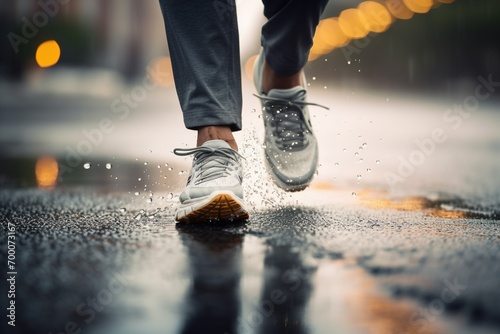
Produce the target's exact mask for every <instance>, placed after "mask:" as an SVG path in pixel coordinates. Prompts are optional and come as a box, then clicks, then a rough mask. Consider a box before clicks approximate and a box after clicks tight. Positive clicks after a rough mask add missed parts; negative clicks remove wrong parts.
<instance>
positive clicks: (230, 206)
mask: <svg viewBox="0 0 500 334" xmlns="http://www.w3.org/2000/svg"><path fill="white" fill-rule="evenodd" d="M248 218H249V215H248V212H247V211H246V210H245V208H244V204H243V202H242V200H241V199H240V198H239V197H237V196H236V195H235V194H234V193H233V192H231V191H228V192H220V191H217V192H213V193H212V194H210V195H209V196H207V197H205V198H202V199H199V200H197V201H195V202H193V203H187V204H181V205H180V206H179V208H178V209H177V213H176V217H175V220H177V221H178V222H180V223H207V222H213V221H226V222H232V221H240V220H245V219H248Z"/></svg>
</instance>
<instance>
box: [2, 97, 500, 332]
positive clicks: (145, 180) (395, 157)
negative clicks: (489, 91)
mask: <svg viewBox="0 0 500 334" xmlns="http://www.w3.org/2000/svg"><path fill="white" fill-rule="evenodd" d="M246 89H247V88H246ZM321 91H322V90H321V89H320V88H318V89H317V90H316V91H314V90H313V92H312V93H313V95H314V94H315V95H314V97H315V98H316V99H315V100H314V101H315V102H318V103H324V104H328V105H330V106H331V107H332V109H333V110H334V111H333V112H331V113H328V112H323V111H320V112H318V113H316V114H314V116H313V124H314V126H315V128H316V129H317V132H318V137H319V138H320V157H321V158H320V164H321V166H320V167H319V172H318V175H317V177H316V178H315V181H314V182H313V184H312V185H311V187H310V189H308V190H306V191H304V192H300V193H293V194H288V193H284V192H282V191H280V190H279V189H277V188H276V187H275V186H273V185H272V183H271V182H270V181H269V178H268V177H267V176H266V174H265V171H264V167H263V165H262V155H261V154H262V153H261V147H260V139H259V136H260V134H261V130H262V128H261V126H262V125H261V120H260V119H259V116H258V113H257V112H255V111H254V109H256V108H258V107H257V103H258V102H257V101H250V100H248V101H246V102H245V108H244V109H245V117H246V122H247V124H248V127H247V129H246V130H245V131H243V132H242V133H240V134H238V136H240V137H239V138H240V143H241V144H240V146H241V150H242V154H243V155H244V156H245V158H246V166H247V168H246V172H245V194H246V200H247V203H248V206H249V209H250V212H251V217H250V219H249V220H248V221H246V222H244V223H240V224H220V223H214V224H209V225H206V226H200V225H179V224H175V222H174V219H173V218H174V209H175V204H176V201H177V197H178V194H179V192H180V189H181V187H182V184H183V183H184V182H185V179H186V177H187V169H188V164H189V161H188V160H187V159H184V158H176V157H174V156H173V154H172V153H171V148H173V147H175V146H183V147H185V146H189V145H191V144H192V138H191V137H190V134H189V133H187V134H181V135H179V136H180V137H176V136H177V133H182V129H177V128H176V129H173V132H172V133H169V134H165V132H161V130H160V128H161V127H162V126H164V124H169V123H168V122H174V121H178V113H165V112H164V110H163V108H164V107H163V104H162V101H164V100H165V99H166V98H165V97H161V96H160V94H158V96H157V95H152V96H151V99H152V100H153V101H150V102H149V104H148V107H144V108H139V109H138V110H140V116H139V114H137V115H131V118H129V119H127V120H126V121H125V122H124V123H123V124H121V123H118V121H117V120H115V125H116V130H115V132H113V133H112V134H111V135H110V136H109V137H106V139H105V140H104V141H103V143H102V145H98V146H96V147H94V148H93V149H94V150H93V153H92V154H89V155H88V156H85V157H83V158H82V159H81V161H79V162H78V163H76V164H75V166H74V167H71V168H72V171H71V172H67V173H65V174H64V175H62V176H61V172H62V170H64V169H62V168H64V166H66V167H67V166H69V163H68V158H67V151H65V147H67V146H66V145H69V146H70V147H77V145H78V143H79V142H81V136H82V135H81V129H82V128H87V129H91V128H92V127H93V126H94V124H98V122H99V120H100V119H101V117H103V116H102V115H103V114H102V113H99V112H96V111H95V110H94V113H93V114H92V113H90V114H87V116H86V117H88V119H86V120H85V122H84V123H82V121H81V120H78V121H75V120H74V119H73V120H72V117H73V116H74V117H76V116H75V115H77V114H76V113H75V114H74V115H73V114H72V111H70V110H69V111H68V114H67V115H66V116H67V120H66V121H65V122H62V123H51V122H50V121H47V122H45V123H43V124H40V123H39V122H38V121H36V122H32V123H30V122H24V123H23V122H22V119H23V117H21V116H20V115H19V114H18V116H16V117H15V118H14V119H11V120H10V123H9V124H10V125H9V126H8V127H7V126H3V127H2V130H6V131H7V130H8V131H10V132H3V135H1V136H0V138H1V139H2V140H1V147H2V153H3V157H2V160H1V164H0V185H1V189H0V221H1V223H2V233H1V235H2V239H1V240H0V254H1V258H2V279H3V280H4V282H5V280H6V279H10V278H12V277H14V278H15V284H8V285H2V292H1V293H2V299H1V300H2V301H1V303H2V304H1V308H2V310H3V311H2V318H3V320H2V324H1V326H2V327H1V328H2V333H16V332H18V333H54V334H55V333H111V334H114V333H117V334H123V333H221V334H226V333H231V334H233V333H397V334H403V333H496V332H498V331H499V330H500V303H499V300H500V224H499V221H500V207H499V203H500V200H499V199H500V191H499V189H500V177H499V175H498V173H499V170H500V161H499V159H498V157H499V153H500V152H499V151H500V136H499V132H498V124H500V123H499V122H498V121H499V117H500V116H499V115H498V112H497V111H496V106H495V105H491V104H483V105H482V106H481V108H480V110H478V112H477V113H476V114H474V115H473V117H470V118H468V119H467V120H465V119H464V123H463V125H461V127H460V128H459V129H453V131H452V130H451V129H452V128H450V127H449V125H450V124H447V123H446V122H444V121H443V120H442V115H443V113H444V112H445V111H446V108H447V107H448V106H449V105H450V102H449V101H443V100H436V99H433V98H428V97H427V98H424V97H415V96H404V95H397V94H392V95H390V94H389V95H387V94H385V95H384V94H371V93H370V92H359V91H358V92H356V98H353V97H352V94H345V93H344V92H341V91H340V92H337V93H330V94H329V95H324V94H322V93H321ZM247 93H248V91H247ZM168 94H170V95H171V94H172V92H170V91H169V92H168ZM168 94H167V95H168ZM335 94H336V95H335ZM170 95H168V96H167V97H168V98H169V100H168V101H170ZM246 95H249V94H246ZM155 96H157V97H158V100H155V98H156V97H155ZM48 100H49V102H50V101H53V99H52V100H51V99H48ZM155 101H156V102H155ZM458 101H460V100H458ZM16 103H17V102H16ZM19 103H21V102H19ZM166 103H167V106H170V105H169V104H168V103H171V104H172V102H166ZM16 105H17V104H16ZM93 106H94V108H95V109H96V110H103V109H105V108H106V106H107V104H106V100H104V102H103V103H102V105H101V104H99V103H97V102H96V103H94V104H93ZM6 108H7V107H5V104H4V105H3V111H5V110H6ZM46 108H47V109H50V110H51V111H52V112H53V113H54V114H57V113H58V112H61V113H63V112H64V110H65V109H66V108H67V105H66V106H64V105H62V106H61V107H60V109H61V110H60V111H58V110H57V109H55V108H54V109H52V108H50V107H46ZM82 108H83V107H82ZM172 108H175V106H173V107H172ZM29 110H30V107H24V108H23V107H22V106H20V107H18V108H17V112H18V113H21V114H22V113H23V112H24V113H25V114H26V115H28V116H29V115H30V111H29ZM417 111H418V112H417ZM72 115H73V116H72ZM89 115H93V116H89ZM106 115H109V113H108V114H106ZM56 116H57V115H56ZM4 117H5V114H4ZM4 119H7V118H4ZM55 119H58V117H55ZM158 120H160V121H161V123H163V125H162V124H157V123H158ZM4 124H5V123H4ZM326 124H328V125H326ZM409 124H411V126H408V125H409ZM454 124H455V123H454ZM134 126H135V127H134ZM94 127H95V126H94ZM7 128H8V129H7ZM436 128H442V129H444V130H445V131H446V133H447V135H448V136H449V138H448V139H447V140H446V141H443V142H435V143H434V149H433V152H432V154H426V155H425V159H426V160H425V162H423V163H421V164H418V166H417V165H416V164H414V165H412V166H410V167H413V169H412V170H411V172H409V171H406V172H405V171H404V170H399V171H398V169H399V168H401V163H402V162H401V161H403V160H407V161H410V160H411V159H413V158H415V157H417V155H418V154H416V153H414V152H416V151H418V150H421V151H422V150H423V149H420V147H421V146H419V144H418V143H421V142H422V141H425V140H426V139H428V138H432V137H431V136H432V131H433V130H434V129H436ZM16 129H17V131H18V132H19V131H21V133H22V136H18V137H11V138H7V137H8V135H7V134H6V133H14V132H16ZM132 129H134V130H133V131H132ZM131 131H132V132H131ZM153 133H155V135H154V136H153V135H152V134H153ZM153 138H156V139H158V140H153ZM416 140H417V141H418V143H415V141H416ZM425 142H426V143H429V142H428V141H425ZM117 143H121V144H120V145H117ZM428 145H430V144H428ZM428 148H429V147H428ZM401 157H402V158H401ZM412 157H413V158H412ZM401 159H403V160H401ZM55 161H57V162H55ZM412 161H413V160H412ZM54 162H55V163H56V164H57V163H58V164H59V170H57V168H56V169H55V172H54ZM87 163H88V165H87ZM407 168H408V166H407ZM402 172H404V173H402ZM390 173H392V174H390ZM402 174H404V175H402ZM387 175H393V176H394V175H396V176H397V175H399V176H400V177H401V178H402V179H403V181H402V182H396V183H391V182H389V181H388V178H387V177H388V176H387ZM9 235H11V236H14V238H11V239H10V240H11V241H14V242H15V259H14V260H13V262H14V263H13V264H12V265H13V266H14V267H12V268H10V269H9V268H8V267H7V265H11V264H10V263H8V262H7V260H8V256H9V253H8V239H7V238H8V236H9ZM11 244H12V243H11ZM11 253H12V252H11ZM9 272H15V274H8V273H9ZM13 281H14V280H11V281H9V282H13ZM4 287H6V288H7V289H8V290H9V291H10V290H12V289H14V290H15V297H12V298H11V297H8V298H6V297H5V296H6V295H7V294H8V291H7V289H5V288H4ZM11 300H14V301H15V325H16V326H15V328H14V327H12V326H10V325H9V324H8V321H11V319H9V318H7V317H5V312H6V311H5V310H6V309H7V307H8V303H9V302H10V301H11ZM9 312H10V311H9Z"/></svg>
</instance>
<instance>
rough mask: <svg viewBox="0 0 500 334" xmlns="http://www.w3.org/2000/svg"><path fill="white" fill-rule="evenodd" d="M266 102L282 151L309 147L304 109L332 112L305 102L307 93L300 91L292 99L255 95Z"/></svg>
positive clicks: (315, 104)
mask: <svg viewBox="0 0 500 334" xmlns="http://www.w3.org/2000/svg"><path fill="white" fill-rule="evenodd" d="M253 95H254V96H256V97H258V98H259V99H261V100H263V101H265V102H266V104H265V108H266V110H267V111H268V112H270V113H271V114H272V115H273V119H272V120H271V122H270V123H271V126H272V127H274V131H273V135H274V137H275V138H277V144H278V146H279V147H280V149H284V150H293V149H302V148H303V147H305V146H306V145H307V142H306V139H305V136H304V131H305V129H304V123H305V122H306V120H305V119H304V117H303V113H302V108H303V107H305V106H315V107H321V108H325V109H326V110H330V108H328V107H325V106H323V105H321V104H317V103H313V102H307V101H304V98H305V95H306V91H305V90H301V91H299V92H298V93H297V94H296V95H295V96H294V97H293V98H292V99H290V100H288V99H280V98H275V97H269V96H266V95H257V94H253Z"/></svg>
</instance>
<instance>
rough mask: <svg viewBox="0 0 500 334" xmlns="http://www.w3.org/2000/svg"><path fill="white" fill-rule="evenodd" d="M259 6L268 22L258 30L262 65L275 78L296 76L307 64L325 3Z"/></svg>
mask: <svg viewBox="0 0 500 334" xmlns="http://www.w3.org/2000/svg"><path fill="white" fill-rule="evenodd" d="M263 3H264V7H265V9H264V15H265V16H266V17H267V19H268V21H267V23H266V24H265V25H264V26H263V27H262V40H261V43H262V46H263V48H264V55H265V60H266V63H267V64H268V65H269V67H270V68H271V69H273V70H274V72H275V73H276V74H277V75H279V76H285V77H286V76H293V75H296V74H297V73H298V72H300V71H301V70H302V68H303V67H304V65H305V64H306V63H307V58H308V56H309V50H310V49H311V47H312V44H313V42H312V41H313V37H314V32H315V31H316V26H317V25H318V23H319V18H320V16H321V14H322V13H323V10H324V9H325V7H326V4H327V3H328V0H263ZM264 68H266V66H265V67H264ZM271 74H272V73H271ZM292 87H293V86H292ZM286 88H290V87H286Z"/></svg>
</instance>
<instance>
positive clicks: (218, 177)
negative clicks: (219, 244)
mask: <svg viewBox="0 0 500 334" xmlns="http://www.w3.org/2000/svg"><path fill="white" fill-rule="evenodd" d="M174 154H176V155H180V156H185V155H191V154H192V155H194V159H193V165H192V168H191V174H190V175H189V177H188V180H187V185H186V188H185V189H184V191H183V192H182V193H181V194H180V196H179V200H180V204H179V206H178V208H177V212H176V214H175V220H177V221H179V222H209V221H237V220H243V219H248V212H247V211H246V210H245V205H244V203H243V188H242V187H241V183H242V180H243V168H242V164H241V161H240V159H241V158H242V157H241V155H240V154H239V153H238V152H236V151H235V150H233V149H232V148H231V147H230V146H229V144H228V143H226V142H225V141H223V140H209V141H207V142H205V143H204V144H203V145H202V146H200V147H196V148H188V149H181V148H176V149H175V150H174Z"/></svg>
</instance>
